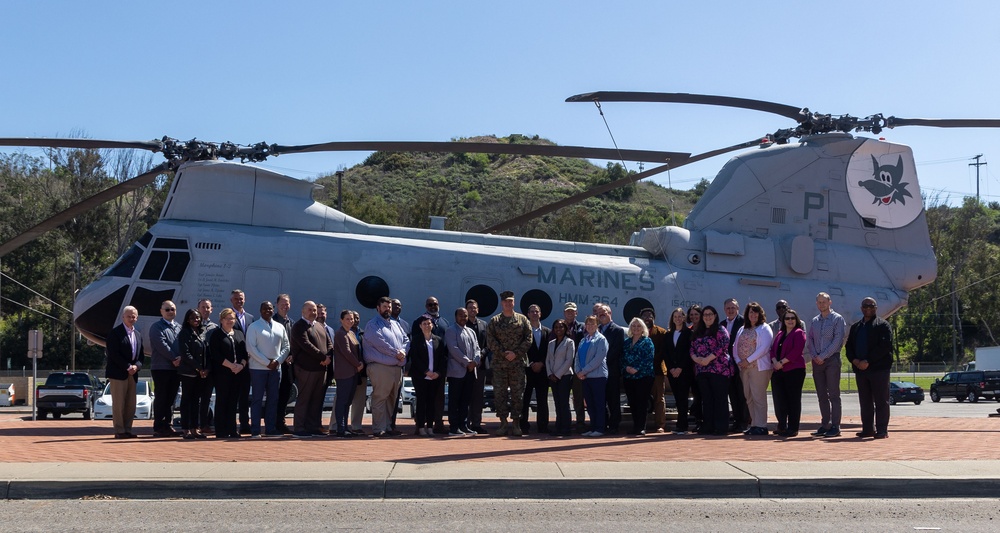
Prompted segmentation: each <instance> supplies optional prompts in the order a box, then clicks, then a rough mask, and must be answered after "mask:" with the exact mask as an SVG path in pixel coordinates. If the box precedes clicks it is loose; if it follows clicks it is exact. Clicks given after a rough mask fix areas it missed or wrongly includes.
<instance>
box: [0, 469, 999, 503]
mask: <svg viewBox="0 0 1000 533" xmlns="http://www.w3.org/2000/svg"><path fill="white" fill-rule="evenodd" d="M0 482H2V483H3V489H2V490H0V497H2V498H3V499H7V500H19V499H26V500H37V499H76V498H100V497H112V498H127V499H237V498H245V499H451V498H469V497H489V498H503V499H541V500H546V499H551V500H561V499H602V498H741V499H744V498H843V499H851V498H865V499H871V498H939V497H942V496H945V497H962V498H980V497H982V498H994V497H996V487H997V486H1000V461H903V462H874V461H869V462H864V461H857V462H827V463H817V462H798V463H791V462H786V463H752V462H722V461H710V462H688V463H680V462H676V463H666V462H663V463H603V462H601V463H595V462H590V463H484V462H451V463H421V464H416V463H172V464H171V463H14V464H8V465H0Z"/></svg>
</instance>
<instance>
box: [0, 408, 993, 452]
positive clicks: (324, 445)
mask: <svg viewBox="0 0 1000 533" xmlns="http://www.w3.org/2000/svg"><path fill="white" fill-rule="evenodd" d="M399 422H400V427H399V429H400V430H401V431H403V432H404V435H405V436H402V437H392V438H387V439H372V438H370V437H363V438H355V439H334V438H312V439H302V440H299V439H292V438H282V439H240V440H238V441H231V440H217V439H214V438H210V439H207V440H182V439H178V438H171V439H155V438H152V436H151V434H152V428H151V423H150V422H149V421H136V424H135V428H134V430H135V432H136V433H137V434H138V435H139V436H140V438H137V439H127V440H116V439H114V438H113V435H112V432H113V431H112V428H111V422H110V421H92V420H79V419H62V420H39V421H31V419H30V417H28V418H27V420H25V419H24V418H23V417H22V416H21V415H18V416H13V415H3V416H0V461H2V462H4V463H41V462H47V463H52V462H112V463H119V462H168V463H169V462H221V461H225V462H277V461H304V462H316V461H324V462H326V461H332V462H337V461H362V462H364V461H390V462H409V463H434V462H443V461H502V462H539V461H548V462H588V461H609V462H623V461H624V462H650V461H729V460H745V459H746V458H748V457H749V458H752V459H750V460H752V461H755V462H765V461H774V462H777V461H854V460H865V461H902V460H942V461H950V460H970V459H971V460H975V459H992V460H997V459H1000V418H986V417H984V418H919V417H897V418H893V420H892V422H891V423H890V426H889V438H888V439H885V440H872V439H864V440H862V439H858V438H855V436H854V434H855V432H857V431H859V430H860V421H859V420H858V419H857V418H851V417H846V418H845V420H844V424H843V426H842V427H841V429H842V431H843V435H842V436H841V437H839V438H832V439H817V438H813V437H809V436H808V434H809V432H811V431H813V430H815V429H816V427H817V426H818V422H819V421H818V420H808V419H807V420H804V421H803V426H802V430H801V431H800V436H799V437H797V438H792V439H780V438H778V437H771V436H768V437H752V438H749V437H744V436H742V435H730V436H728V437H701V436H697V435H683V436H679V435H671V434H669V433H666V434H650V435H649V436H647V437H631V436H621V435H619V436H613V437H610V436H609V437H602V438H596V439H593V438H585V437H580V436H574V437H570V438H562V439H559V438H552V437H549V436H547V435H545V436H539V435H528V436H526V437H522V438H517V439H514V438H501V437H494V436H485V435H478V436H475V437H464V438H461V437H456V438H443V437H438V438H435V439H433V441H432V442H428V441H429V440H431V439H428V438H427V437H416V436H412V435H411V434H412V433H413V425H412V422H411V421H410V420H409V419H403V418H401V419H400V420H399ZM491 427H496V421H495V419H494V421H493V424H492V425H491ZM366 428H367V426H366ZM626 429H627V428H626Z"/></svg>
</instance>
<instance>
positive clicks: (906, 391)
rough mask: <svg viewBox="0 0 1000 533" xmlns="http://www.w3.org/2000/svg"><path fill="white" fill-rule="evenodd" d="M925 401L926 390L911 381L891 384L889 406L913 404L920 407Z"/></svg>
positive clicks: (892, 382)
mask: <svg viewBox="0 0 1000 533" xmlns="http://www.w3.org/2000/svg"><path fill="white" fill-rule="evenodd" d="M922 401H924V389H922V388H920V386H919V385H917V384H916V383H911V382H909V381H890V382H889V405H896V404H897V403H899V402H913V403H914V404H916V405H920V402H922Z"/></svg>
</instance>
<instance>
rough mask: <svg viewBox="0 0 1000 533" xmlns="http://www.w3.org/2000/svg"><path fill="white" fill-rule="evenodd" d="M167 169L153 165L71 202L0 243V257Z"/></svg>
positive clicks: (143, 183)
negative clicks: (115, 183)
mask: <svg viewBox="0 0 1000 533" xmlns="http://www.w3.org/2000/svg"><path fill="white" fill-rule="evenodd" d="M168 169H169V166H168V165H167V163H161V164H159V165H157V166H156V167H154V168H153V169H152V170H150V171H149V172H146V173H144V174H140V175H138V176H136V177H134V178H132V179H128V180H125V181H123V182H121V183H119V184H118V185H115V186H114V187H110V188H108V189H105V190H103V191H101V192H99V193H97V194H95V195H93V196H91V197H90V198H87V199H86V200H83V201H82V202H79V203H76V204H73V205H72V206H70V207H69V208H67V209H65V210H63V211H61V212H59V213H56V214H55V215H53V216H51V217H49V218H48V219H46V220H44V221H42V222H41V223H39V224H38V225H37V226H35V227H33V228H31V229H29V230H28V231H25V232H24V233H22V234H20V235H18V236H16V237H14V238H13V239H11V240H9V241H7V242H5V243H3V244H0V257H3V256H5V255H7V254H8V253H10V252H13V251H14V250H16V249H18V248H20V247H21V246H24V245H25V244H28V243H29V242H31V241H33V240H35V239H37V238H38V237H40V236H41V235H43V234H45V233H47V232H49V231H51V230H54V229H56V228H58V227H59V226H62V225H63V224H65V223H67V222H69V221H70V220H73V218H74V217H76V216H77V215H80V214H83V213H86V212H87V211H90V210H91V209H93V208H95V207H97V206H99V205H101V204H103V203H104V202H107V201H110V200H113V199H115V198H118V197H119V196H121V195H123V194H125V193H127V192H129V191H134V190H135V189H138V188H139V187H142V186H143V185H148V184H150V183H152V182H153V180H154V179H156V177H157V176H159V175H160V174H162V173H164V172H166V171H167V170H168Z"/></svg>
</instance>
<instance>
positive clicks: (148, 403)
mask: <svg viewBox="0 0 1000 533" xmlns="http://www.w3.org/2000/svg"><path fill="white" fill-rule="evenodd" d="M135 417H136V418H139V419H143V420H150V419H152V418H153V389H152V387H150V386H149V382H148V381H139V382H138V383H136V384H135ZM94 418H95V419H97V420H111V418H112V416H111V385H110V384H108V385H105V386H104V392H103V393H101V397H100V398H98V399H97V402H95V403H94Z"/></svg>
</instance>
